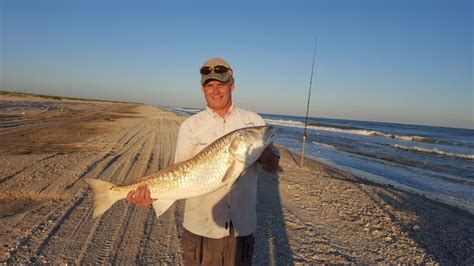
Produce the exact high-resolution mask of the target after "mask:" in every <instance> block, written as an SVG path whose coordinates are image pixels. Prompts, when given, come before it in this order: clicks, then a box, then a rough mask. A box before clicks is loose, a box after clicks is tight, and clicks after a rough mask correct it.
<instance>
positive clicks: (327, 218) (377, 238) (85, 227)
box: [0, 96, 474, 265]
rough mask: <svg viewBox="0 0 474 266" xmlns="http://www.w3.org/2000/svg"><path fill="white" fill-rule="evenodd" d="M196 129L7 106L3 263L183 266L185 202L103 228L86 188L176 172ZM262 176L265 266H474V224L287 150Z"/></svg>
mask: <svg viewBox="0 0 474 266" xmlns="http://www.w3.org/2000/svg"><path fill="white" fill-rule="evenodd" d="M184 119H186V117H184V116H179V115H176V114H174V113H171V112H169V111H166V110H162V109H158V108H154V107H152V106H148V105H141V104H131V103H130V104H128V103H110V102H92V101H91V102H88V101H74V100H53V99H50V100H47V99H39V98H35V97H13V96H0V191H1V192H2V193H1V194H0V220H1V222H0V243H1V246H0V262H6V263H7V264H16V263H27V264H28V263H41V264H42V263H53V264H62V263H68V264H69V263H70V264H105V263H107V264H126V265H128V264H138V263H140V264H142V263H143V264H162V263H167V264H172V265H176V264H183V254H182V253H183V252H182V249H181V238H182V216H183V206H184V205H183V202H182V201H180V202H178V203H176V204H175V205H174V206H172V207H171V208H170V209H169V210H168V211H167V212H166V213H165V214H164V215H163V216H161V217H160V218H156V216H155V213H154V211H153V210H152V209H151V208H138V207H133V206H129V205H128V204H126V202H125V201H120V202H119V203H117V204H115V205H114V206H113V207H112V208H111V209H110V210H109V211H107V212H106V213H105V214H104V215H103V216H101V217H100V218H99V219H96V220H93V219H92V193H91V191H90V190H89V189H88V187H87V186H86V185H85V183H84V182H82V181H81V179H84V178H99V179H102V180H107V181H111V182H115V183H125V182H129V181H133V180H135V179H138V178H140V177H143V176H145V175H148V174H151V173H153V172H156V171H158V170H159V169H162V168H165V167H167V166H169V165H170V164H172V163H173V159H174V149H175V144H176V138H177V131H178V128H179V125H180V124H181V122H182V121H184ZM278 148H279V149H280V152H281V154H282V159H281V168H280V169H279V171H278V173H277V174H274V175H273V174H268V173H266V172H264V171H263V170H261V169H259V181H258V203H257V213H258V226H257V232H256V250H255V253H254V263H255V264H257V265H268V264H271V265H275V264H278V265H280V264H284V265H286V264H299V263H301V264H311V263H356V264H368V263H440V264H473V263H474V216H473V215H472V214H469V213H468V212H466V211H462V210H460V209H458V208H455V207H452V206H449V205H446V204H442V203H438V202H435V201H433V200H430V199H426V198H423V197H421V196H417V195H414V194H411V193H407V192H403V191H400V190H397V189H395V188H393V187H390V186H383V185H377V184H375V183H371V182H369V181H366V180H363V179H360V178H358V177H356V176H353V175H351V174H349V173H347V172H343V171H341V170H337V169H335V168H332V167H330V166H327V165H324V164H321V163H319V162H315V161H311V160H306V161H305V167H304V168H301V167H300V166H299V158H298V156H297V155H294V154H292V153H290V152H288V151H287V150H285V149H284V148H283V147H278Z"/></svg>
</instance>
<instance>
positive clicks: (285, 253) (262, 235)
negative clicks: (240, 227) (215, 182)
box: [252, 167, 294, 265]
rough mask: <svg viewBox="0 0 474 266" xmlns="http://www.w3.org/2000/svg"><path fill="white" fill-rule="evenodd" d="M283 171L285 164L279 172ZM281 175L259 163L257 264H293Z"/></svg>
mask: <svg viewBox="0 0 474 266" xmlns="http://www.w3.org/2000/svg"><path fill="white" fill-rule="evenodd" d="M280 171H282V169H281V167H280V169H279V170H278V172H280ZM279 182H280V175H279V174H278V173H277V174H269V173H267V172H265V171H264V170H263V169H261V168H260V167H259V169H258V187H257V230H256V232H255V252H254V256H253V261H252V262H253V263H254V264H259V265H260V264H261V265H269V264H270V265H276V264H292V263H294V260H293V253H292V251H291V248H290V244H289V241H288V235H287V231H286V225H285V218H284V215H283V206H282V203H281V198H280V192H279V190H278V184H279Z"/></svg>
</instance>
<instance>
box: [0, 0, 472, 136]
mask: <svg viewBox="0 0 474 266" xmlns="http://www.w3.org/2000/svg"><path fill="white" fill-rule="evenodd" d="M0 3H1V6H0V8H1V9H0V30H1V32H0V33H1V35H0V36H1V42H0V51H1V54H0V56H1V57H0V59H1V64H0V73H1V89H2V90H11V91H27V92H35V93H43V94H55V95H63V96H73V97H90V98H103V99H115V100H126V101H138V102H145V103H148V104H154V105H173V106H185V107H204V106H205V102H204V97H203V95H202V93H201V90H200V85H199V72H198V70H199V67H200V66H201V64H202V63H203V62H204V61H205V60H206V59H208V58H209V57H216V56H217V57H223V58H225V59H226V60H227V61H229V63H230V64H231V65H232V67H233V69H234V72H235V78H236V90H235V91H234V95H233V96H234V101H235V103H236V104H238V105H240V106H243V107H245V108H248V109H251V110H254V111H257V112H263V113H276V114H289V115H304V114H305V111H306V100H307V94H308V88H309V80H310V74H311V63H312V55H313V47H314V39H315V36H316V35H317V36H318V47H317V57H316V69H315V76H314V80H313V88H312V89H313V94H312V99H311V105H310V115H311V116H314V117H326V118H343V119H356V120H369V121H386V122H399V123H410V124H428V125H438V126H452V127H464V128H474V115H473V111H474V110H473V105H474V95H473V80H472V76H473V25H474V21H473V2H472V1H460V0H450V1H448V0H446V1H444V0H433V1H428V0H425V1H417V0H414V1H408V0H400V1H393V0H392V1H388V0H387V1H383V0H379V1H375V0H373V1H342V0H336V1H200V2H199V3H194V2H191V1H175V2H171V1H133V2H132V1H109V0H97V1H92V0H77V1H73V0H70V1H66V0H63V1H39V0H35V1H22V0H16V1H12V0H0Z"/></svg>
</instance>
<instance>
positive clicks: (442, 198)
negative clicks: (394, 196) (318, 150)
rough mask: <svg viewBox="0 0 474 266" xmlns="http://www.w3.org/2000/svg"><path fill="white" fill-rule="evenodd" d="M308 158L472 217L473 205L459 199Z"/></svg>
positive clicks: (329, 162)
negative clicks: (441, 204)
mask: <svg viewBox="0 0 474 266" xmlns="http://www.w3.org/2000/svg"><path fill="white" fill-rule="evenodd" d="M309 157H310V158H311V159H313V160H315V161H318V162H320V163H323V164H326V165H329V166H331V167H334V168H336V169H339V170H342V171H345V172H349V173H351V174H353V175H355V176H357V177H359V178H361V179H364V180H367V181H371V182H374V183H377V184H381V185H385V186H390V187H394V188H396V189H399V190H402V191H405V192H409V193H412V194H415V195H419V196H422V197H425V198H427V199H431V200H434V201H437V202H441V203H444V204H447V205H450V206H454V207H457V208H459V209H462V210H464V211H467V212H469V213H471V214H473V215H474V203H471V202H467V201H463V200H460V199H456V198H453V197H450V196H447V195H440V194H435V193H432V192H428V191H423V190H421V189H417V188H414V187H411V186H407V185H405V184H402V183H400V182H397V181H395V180H392V179H388V178H385V177H383V176H380V175H375V174H372V173H368V172H366V171H362V170H360V169H356V168H353V167H349V166H342V165H338V164H335V163H333V162H331V161H329V160H325V159H322V158H318V157H315V156H309Z"/></svg>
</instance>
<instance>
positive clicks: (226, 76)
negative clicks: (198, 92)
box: [201, 58, 234, 85]
mask: <svg viewBox="0 0 474 266" xmlns="http://www.w3.org/2000/svg"><path fill="white" fill-rule="evenodd" d="M215 66H225V67H227V68H228V69H229V71H227V72H225V73H222V74H219V73H215V72H214V71H211V73H209V74H208V75H202V74H201V85H204V84H205V83H206V82H207V81H209V80H213V79H215V80H218V81H220V82H224V83H227V82H233V81H234V77H233V75H234V71H233V70H232V68H231V67H230V65H229V63H227V62H226V61H225V60H224V59H221V58H211V59H209V60H207V61H206V62H204V64H203V65H202V67H201V68H203V67H215Z"/></svg>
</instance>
